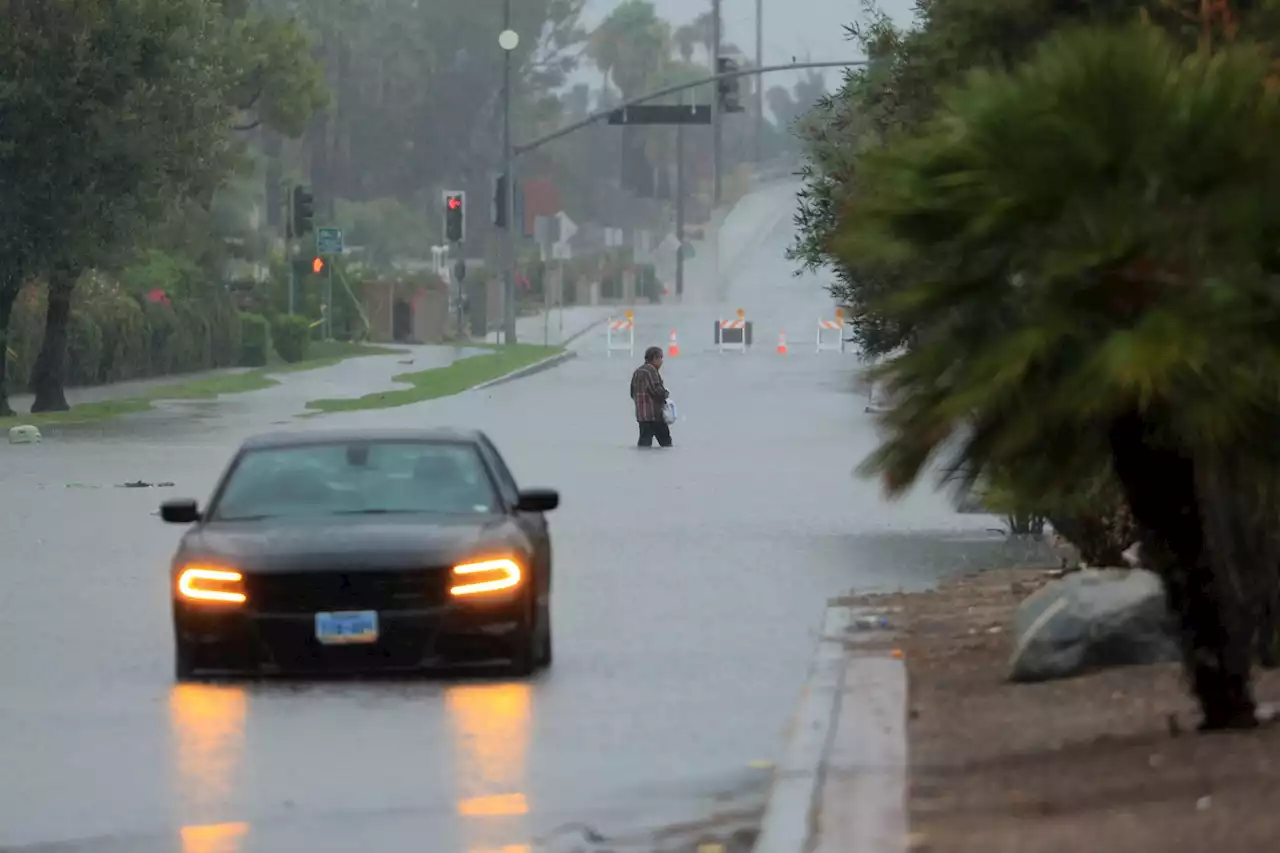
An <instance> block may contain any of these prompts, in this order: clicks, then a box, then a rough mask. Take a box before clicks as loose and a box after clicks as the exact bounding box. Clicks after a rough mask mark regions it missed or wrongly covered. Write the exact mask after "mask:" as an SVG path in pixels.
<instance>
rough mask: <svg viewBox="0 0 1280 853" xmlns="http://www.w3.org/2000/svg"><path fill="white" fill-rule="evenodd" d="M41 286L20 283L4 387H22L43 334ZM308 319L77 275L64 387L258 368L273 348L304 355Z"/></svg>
mask: <svg viewBox="0 0 1280 853" xmlns="http://www.w3.org/2000/svg"><path fill="white" fill-rule="evenodd" d="M47 298H48V297H47V291H46V289H45V287H44V286H43V285H31V286H28V287H27V288H25V289H24V290H23V292H22V293H21V294H20V295H19V296H18V299H17V301H16V303H15V304H14V310H13V316H12V318H11V320H10V324H9V352H8V353H7V356H6V357H7V358H8V380H9V388H10V390H11V391H21V390H25V389H28V388H29V386H30V381H31V371H32V368H33V366H34V365H35V361H36V357H37V355H39V352H40V346H41V343H42V342H43V339H44V322H45V306H46V304H47ZM309 337H310V328H309V323H308V321H307V320H306V319H305V318H302V317H283V318H279V319H277V320H276V321H275V322H274V323H271V322H269V321H268V320H267V318H265V317H263V316H261V315H258V314H245V313H240V312H237V311H236V310H235V309H234V307H233V306H232V305H231V301H230V300H229V299H228V298H227V297H226V295H225V294H217V293H212V294H205V295H201V296H194V295H193V296H186V297H178V298H174V299H169V298H167V297H165V298H156V299H152V298H148V297H146V296H136V295H132V294H129V293H128V292H126V291H124V290H123V289H122V288H120V287H119V286H117V285H114V284H109V283H103V282H85V283H82V284H81V286H80V287H78V288H77V289H76V295H75V297H74V300H73V302H72V307H71V318H70V323H69V327H68V329H67V376H66V382H67V385H69V386H75V385H99V384H103V383H107V382H121V381H125V380H129V379H144V378H147V377H154V376H165V375H169V374H179V373H191V372H194V371H199V370H212V369H216V368H224V367H237V366H244V367H261V366H263V365H265V364H266V363H267V361H268V359H269V357H270V354H271V351H272V349H273V346H274V348H275V349H276V350H277V352H278V353H279V355H280V357H281V358H282V359H284V360H285V361H289V362H296V361H302V360H303V359H305V358H306V353H307V345H308V342H309Z"/></svg>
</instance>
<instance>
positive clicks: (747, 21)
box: [585, 0, 913, 88]
mask: <svg viewBox="0 0 1280 853" xmlns="http://www.w3.org/2000/svg"><path fill="white" fill-rule="evenodd" d="M652 2H653V5H654V7H655V8H657V10H658V14H659V15H661V16H662V17H664V18H666V19H667V20H668V21H671V22H672V23H673V24H675V25H676V26H679V25H680V24H683V23H687V22H688V21H691V20H693V19H694V18H696V17H697V16H698V15H700V14H701V13H702V12H703V11H704V10H706V9H710V8H711V0H652ZM763 2H764V13H763V16H764V28H763V29H764V64H765V65H781V64H783V63H786V62H791V61H792V57H795V61H797V62H803V61H806V60H809V61H812V62H823V61H827V60H841V59H845V58H851V57H853V56H854V55H855V48H854V46H853V45H852V44H850V43H849V42H848V41H847V40H846V38H845V31H844V28H845V27H846V26H847V25H848V24H851V23H853V22H854V21H855V20H856V19H857V17H858V16H859V15H860V14H861V5H862V4H861V3H860V2H859V0H763ZM616 5H618V0H587V6H586V10H587V11H586V20H585V23H586V25H587V26H588V27H594V26H595V25H596V24H598V23H599V22H600V21H601V20H602V19H603V18H604V17H605V16H606V15H608V14H609V11H610V10H611V9H613V7H614V6H616ZM879 5H880V8H882V9H883V10H884V11H885V12H886V13H888V14H889V15H890V16H892V17H893V19H894V20H895V21H897V22H898V23H899V24H901V25H904V26H905V25H908V24H910V23H911V15H912V11H911V10H912V6H913V2H912V0H879ZM720 10H721V11H720V14H721V16H722V20H723V24H722V26H723V31H724V40H725V41H726V42H732V43H733V44H735V45H737V46H738V47H739V48H741V49H742V50H743V51H744V52H745V53H746V54H747V55H748V56H752V57H753V55H754V53H755V49H756V48H755V44H756V0H721V6H720ZM773 77H774V81H773V84H774V85H777V84H787V83H789V82H790V80H788V79H787V78H788V77H790V78H791V79H795V78H794V75H785V76H784V75H781V74H777V75H773ZM597 79H598V78H597ZM827 80H828V87H829V88H834V87H835V84H836V82H837V81H838V80H839V73H838V69H837V71H836V72H834V73H833V74H831V75H830V76H828V78H827Z"/></svg>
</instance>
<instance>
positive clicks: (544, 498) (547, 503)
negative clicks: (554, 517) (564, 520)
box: [516, 489, 560, 512]
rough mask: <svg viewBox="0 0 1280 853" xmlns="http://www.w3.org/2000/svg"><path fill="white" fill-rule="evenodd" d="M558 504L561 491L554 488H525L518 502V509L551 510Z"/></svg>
mask: <svg viewBox="0 0 1280 853" xmlns="http://www.w3.org/2000/svg"><path fill="white" fill-rule="evenodd" d="M558 506H560V493H559V492H557V491H556V490H554V489H525V490H523V491H521V492H520V500H519V501H517V502H516V509H518V510H520V511H521V512H551V510H553V509H555V508H556V507H558Z"/></svg>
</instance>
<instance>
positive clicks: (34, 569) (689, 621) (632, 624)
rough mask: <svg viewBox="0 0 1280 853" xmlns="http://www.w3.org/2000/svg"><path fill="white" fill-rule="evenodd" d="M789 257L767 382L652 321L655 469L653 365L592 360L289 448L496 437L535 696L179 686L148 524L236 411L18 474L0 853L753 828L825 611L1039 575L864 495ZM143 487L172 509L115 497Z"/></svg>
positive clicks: (95, 433)
mask: <svg viewBox="0 0 1280 853" xmlns="http://www.w3.org/2000/svg"><path fill="white" fill-rule="evenodd" d="M787 215H788V216H789V209H788V211H787ZM788 236H789V227H787V226H785V225H780V226H779V227H778V228H775V229H772V230H770V231H768V233H767V234H766V235H765V239H762V240H760V241H759V244H758V245H759V247H760V248H759V250H758V254H759V258H758V259H757V262H756V263H754V264H751V265H748V266H747V267H746V269H748V270H751V272H749V273H748V272H744V273H743V274H742V277H741V279H740V280H739V282H738V284H737V285H736V286H735V288H734V290H733V298H734V299H735V300H736V301H741V302H742V303H744V304H743V305H742V307H743V308H744V309H745V310H747V311H748V312H749V316H751V317H754V318H755V320H756V323H757V326H756V338H757V342H758V346H757V347H756V348H755V350H754V351H752V352H751V353H750V354H748V355H741V354H728V353H726V354H719V353H716V352H714V351H711V350H710V349H709V342H710V337H711V326H712V323H713V322H714V320H715V319H716V318H717V317H719V316H721V315H722V314H725V313H726V312H727V311H731V310H732V309H733V308H736V307H738V305H737V304H731V305H727V306H715V305H711V304H707V305H704V306H697V305H694V306H690V307H683V308H669V307H664V308H647V307H643V306H642V307H640V308H638V309H637V313H636V319H637V346H638V347H640V348H641V349H643V346H645V345H648V344H650V343H657V344H665V343H666V341H667V338H668V335H669V333H670V331H671V330H672V329H675V330H677V331H678V332H679V338H680V342H681V347H682V353H681V355H680V356H679V357H677V358H670V359H668V362H667V364H666V366H665V367H664V374H665V375H666V379H667V383H668V386H669V387H670V388H671V390H672V393H673V395H674V397H675V398H676V399H677V400H678V401H679V402H680V406H681V413H682V420H681V422H680V423H678V424H677V425H676V426H675V428H674V434H675V440H676V447H674V448H672V449H670V450H668V451H656V450H655V451H638V450H636V449H635V447H634V443H635V434H634V430H635V424H634V420H633V417H632V413H631V409H630V401H629V400H628V399H627V397H626V395H625V388H626V385H627V381H628V378H629V375H630V372H631V370H632V369H633V368H634V366H635V361H633V360H632V359H630V358H628V357H626V356H625V354H624V355H622V356H621V357H619V356H618V355H614V356H613V357H609V356H607V355H606V354H605V352H604V339H603V333H602V332H601V333H598V334H597V333H593V334H591V335H588V336H586V337H584V338H583V339H582V340H581V341H580V342H579V343H578V345H577V346H578V347H579V357H578V358H576V359H574V360H571V361H569V362H567V363H566V364H564V365H563V366H561V367H558V368H556V369H554V370H551V371H548V372H546V373H542V374H539V375H536V376H534V377H531V378H528V379H525V380H521V381H518V382H513V383H509V384H505V385H500V386H497V387H494V388H492V389H489V390H486V391H477V392H470V393H467V394H463V395H459V396H457V397H452V398H448V399H443V400H437V401H432V402H429V403H424V404H420V405H416V406H410V407H404V408H400V409H389V410H380V411H370V412H356V413H350V414H343V415H332V416H324V417H319V418H313V419H303V420H300V421H297V428H305V429H312V428H315V429H320V428H327V427H352V426H359V425H370V426H414V425H433V424H454V425H459V426H478V427H481V428H483V429H485V430H487V431H488V432H489V433H490V435H491V436H492V437H493V438H494V440H495V441H496V442H497V443H498V445H499V446H500V447H501V448H502V450H503V452H504V454H505V455H506V456H507V459H508V461H509V462H510V464H511V467H512V468H513V471H514V473H515V475H516V477H517V479H518V480H519V481H520V482H521V484H522V485H523V486H527V487H534V486H550V487H554V488H558V489H560V491H561V494H562V498H563V503H562V508H561V509H560V510H558V511H556V512H555V513H554V514H552V515H551V516H550V520H551V527H552V532H553V536H554V543H555V559H556V589H555V599H554V603H553V616H554V620H555V632H556V663H555V666H554V667H553V668H552V669H551V670H549V671H547V672H545V673H543V674H541V675H540V676H539V677H537V678H536V679H534V680H531V681H528V682H520V681H510V680H502V679H479V678H466V679H457V678H448V677H441V678H424V679H417V680H401V681H363V682H361V681H357V682H351V681H347V682H310V683H309V682H283V683H265V684H252V683H248V684H246V683H231V684H221V685H186V686H179V687H175V686H174V684H173V682H172V657H171V655H172V640H171V629H170V623H169V602H168V587H167V581H166V571H167V566H168V560H169V556H170V554H171V551H172V549H173V547H174V545H175V544H176V542H177V539H178V537H179V535H180V531H179V530H178V529H175V528H172V527H166V526H165V525H163V524H162V523H161V522H160V521H159V519H158V518H156V517H155V516H154V515H153V513H154V511H155V509H156V507H157V506H158V504H159V502H160V501H161V500H163V499H166V498H169V497H176V496H194V497H198V498H200V499H201V500H203V499H204V498H205V497H206V496H207V495H208V493H209V491H210V489H211V488H212V486H213V483H214V480H215V479H216V477H217V476H218V474H219V473H220V470H221V467H222V465H223V464H225V462H226V460H227V458H228V456H229V454H230V453H231V452H232V451H233V450H234V447H235V445H236V444H237V442H238V441H239V440H240V439H241V438H242V437H243V436H244V435H247V434H249V433H252V432H255V431H258V430H260V429H263V428H267V427H265V426H264V424H263V418H264V417H265V416H262V417H260V416H259V415H261V414H262V413H255V411H254V410H253V407H252V406H251V405H250V404H248V403H246V402H245V399H247V397H248V396H249V395H245V397H242V398H239V399H238V400H237V401H236V403H235V408H234V409H228V410H220V411H219V413H218V414H217V415H216V416H215V417H211V418H208V419H201V420H197V421H194V422H193V421H190V420H188V421H187V422H186V423H183V422H182V420H181V419H180V418H174V417H161V416H150V417H143V418H138V419H130V420H122V421H118V422H115V423H113V424H111V425H109V427H107V428H104V429H73V430H64V431H62V432H60V433H58V434H57V435H51V436H50V437H48V438H47V439H46V441H45V442H44V444H42V445H39V446H15V447H9V446H5V447H0V470H2V471H3V478H4V484H5V488H4V489H3V490H2V491H0V536H2V537H3V541H4V548H5V550H4V554H5V559H4V561H3V563H4V564H3V568H2V569H0V572H3V576H4V587H3V588H4V595H3V597H0V645H2V646H3V648H4V649H5V653H4V655H3V657H2V658H0V685H2V686H0V764H2V765H3V766H4V768H5V777H4V780H3V781H2V782H0V850H5V851H23V853H33V851H66V853H73V851H74V853H83V851H110V853H116V851H119V853H125V851H129V853H170V852H171V851H172V853H267V852H268V851H270V853H293V851H299V853H301V851H305V852H306V853H328V851H338V850H343V851H350V850H351V849H352V848H353V847H355V846H356V845H360V846H361V847H363V848H365V849H369V850H378V851H425V852H426V853H528V851H534V850H550V851H559V850H564V851H568V850H572V849H581V850H595V849H600V850H604V849H611V850H616V851H623V850H657V849H676V846H672V845H677V840H678V839H676V836H675V835H671V836H667V837H666V840H663V839H662V838H660V837H658V836H657V835H655V833H658V832H660V831H661V830H662V828H664V827H670V826H672V825H673V824H679V823H682V822H689V823H690V824H691V826H692V828H691V829H689V832H690V833H692V834H694V835H698V836H699V837H701V836H704V835H705V836H707V837H727V836H728V835H730V834H732V833H733V832H735V831H738V830H740V829H742V827H744V826H748V825H749V824H750V822H751V815H752V813H753V810H755V809H758V808H759V806H760V805H761V803H762V802H763V798H764V796H765V794H766V792H767V786H768V783H769V769H768V766H767V762H769V761H770V760H771V759H773V758H774V757H775V756H776V753H777V751H778V749H779V748H780V747H781V744H782V734H783V730H784V728H785V726H786V724H787V722H788V717H789V715H790V713H791V711H792V709H793V707H794V705H795V702H796V701H797V699H798V696H799V691H800V688H801V685H802V684H803V682H804V679H805V676H806V670H807V667H808V664H809V659H810V656H811V653H812V650H813V645H814V641H815V637H816V630H817V627H818V625H819V619H820V616H821V613H822V609H823V606H824V604H825V601H826V599H827V598H828V597H829V596H832V595H837V594H841V593H844V592H847V591H848V590H850V589H851V588H853V589H858V590H864V591H865V590H870V589H877V588H898V587H904V588H919V587H923V586H926V585H928V584H930V583H932V582H933V581H934V580H935V579H936V578H937V577H938V576H939V575H941V574H943V573H945V572H948V571H953V570H955V569H957V568H960V567H962V566H963V565H972V566H975V567H978V566H983V565H990V564H996V563H1001V562H1009V561H1014V560H1017V559H1019V558H1020V557H1021V556H1023V555H1022V554H1020V553H1018V552H1017V550H1016V549H1011V547H1010V546H1009V545H1007V543H1005V542H1004V540H1003V539H1002V537H999V536H994V535H991V534H989V533H988V532H987V530H988V529H989V528H991V527H993V526H995V523H994V520H993V519H990V518H986V517H982V516H960V515H957V514H956V513H955V512H954V511H953V510H952V509H951V506H950V503H949V501H948V500H947V499H946V498H945V497H944V496H941V495H937V494H933V493H931V492H930V491H929V490H928V489H925V490H922V491H919V492H918V493H915V494H913V495H910V496H908V497H906V498H904V499H903V500H902V501H900V502H898V503H893V504H887V503H885V502H884V501H883V500H882V499H881V497H880V495H879V491H878V488H877V487H876V486H875V485H874V484H871V483H867V482H864V481H862V480H859V479H857V478H855V477H854V476H853V475H852V473H851V470H852V468H853V467H854V466H855V465H856V464H857V462H858V461H859V460H860V459H861V458H862V457H863V456H864V455H865V454H866V452H868V451H869V450H870V449H871V448H872V447H873V446H874V442H875V436H874V432H873V430H872V427H871V425H870V423H869V421H868V417H867V416H866V415H865V414H864V413H863V407H864V405H865V403H866V399H865V397H864V396H862V395H860V394H859V393H858V392H857V390H856V389H855V388H854V386H853V383H852V382H851V378H850V377H851V374H852V368H853V359H852V357H851V356H843V357H842V356H840V355H839V354H836V353H822V354H820V355H819V354H816V353H814V352H813V350H812V347H811V345H809V346H805V345H802V344H800V343H798V341H799V340H800V337H801V336H800V335H799V334H798V332H799V330H800V329H801V328H802V327H803V328H805V329H806V333H805V338H808V334H809V333H808V331H807V330H808V329H812V328H813V327H814V326H815V325H816V319H817V317H818V316H819V315H824V314H826V313H827V311H828V303H827V301H826V300H825V298H823V295H822V294H821V292H820V291H818V290H817V288H816V287H815V285H814V283H813V282H812V281H806V280H794V279H791V278H790V269H789V266H788V265H787V264H786V262H785V261H782V260H781V259H780V257H777V256H780V253H781V248H780V247H785V243H786V241H787V239H788ZM775 257H777V259H776V260H775ZM782 328H787V329H792V328H793V329H795V330H796V333H795V335H796V337H795V340H796V341H797V343H793V347H794V350H793V352H792V353H791V354H789V355H786V356H781V355H777V354H775V352H774V347H773V346H772V339H773V337H774V336H776V334H777V331H778V330H779V329H782ZM810 340H811V339H810ZM638 355H639V353H637V359H638ZM282 381H284V382H285V383H288V382H291V381H293V380H292V379H291V378H289V377H283V378H282ZM353 381H354V380H353ZM273 390H274V389H273ZM264 393H267V392H264ZM358 393H361V389H359V388H353V389H352V390H351V391H350V392H349V394H350V395H351V396H355V395H356V394H358ZM290 394H293V396H294V397H297V396H298V395H297V394H296V393H293V392H285V391H281V392H280V393H279V394H278V395H277V396H276V399H277V400H278V399H282V398H284V397H288V396H289V395H290ZM229 412H234V413H235V414H229ZM268 414H269V415H270V418H268V420H270V419H275V417H276V414H277V411H276V409H275V408H272V409H271V410H270V412H269V413H268ZM137 480H142V481H145V482H149V483H161V482H171V483H173V484H174V485H173V486H172V487H165V488H120V487H119V486H120V484H123V483H126V482H129V481H137ZM596 833H598V835H596ZM592 838H595V839H596V840H595V841H592V840H591V839H592ZM584 839H585V840H584ZM673 839H676V840H673ZM575 845H576V846H575ZM664 845H666V846H664ZM677 846H678V845H677Z"/></svg>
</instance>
